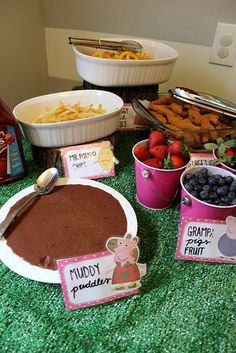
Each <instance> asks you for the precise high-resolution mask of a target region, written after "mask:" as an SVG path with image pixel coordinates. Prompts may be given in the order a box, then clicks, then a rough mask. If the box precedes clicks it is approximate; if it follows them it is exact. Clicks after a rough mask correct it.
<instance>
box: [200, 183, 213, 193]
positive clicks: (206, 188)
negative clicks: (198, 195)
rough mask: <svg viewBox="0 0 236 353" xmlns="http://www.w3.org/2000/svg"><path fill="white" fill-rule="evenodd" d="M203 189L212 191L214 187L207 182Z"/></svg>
mask: <svg viewBox="0 0 236 353" xmlns="http://www.w3.org/2000/svg"><path fill="white" fill-rule="evenodd" d="M202 190H204V191H208V192H209V191H211V190H212V188H211V186H210V185H208V184H206V185H203V187H202Z"/></svg>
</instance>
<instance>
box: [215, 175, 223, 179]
mask: <svg viewBox="0 0 236 353" xmlns="http://www.w3.org/2000/svg"><path fill="white" fill-rule="evenodd" d="M214 177H215V179H216V180H219V179H220V178H222V175H220V174H215V175H214Z"/></svg>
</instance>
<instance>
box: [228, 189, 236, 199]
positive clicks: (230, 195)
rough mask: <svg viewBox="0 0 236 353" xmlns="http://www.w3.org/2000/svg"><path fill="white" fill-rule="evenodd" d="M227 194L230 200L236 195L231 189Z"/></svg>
mask: <svg viewBox="0 0 236 353" xmlns="http://www.w3.org/2000/svg"><path fill="white" fill-rule="evenodd" d="M227 196H228V198H229V199H230V200H234V199H235V197H236V193H235V192H233V191H229V192H228V194H227Z"/></svg>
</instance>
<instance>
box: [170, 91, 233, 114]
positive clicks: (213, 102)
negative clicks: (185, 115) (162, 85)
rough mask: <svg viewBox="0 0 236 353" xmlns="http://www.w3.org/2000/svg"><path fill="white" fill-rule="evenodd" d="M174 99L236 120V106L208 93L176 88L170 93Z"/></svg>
mask: <svg viewBox="0 0 236 353" xmlns="http://www.w3.org/2000/svg"><path fill="white" fill-rule="evenodd" d="M168 92H169V93H170V94H171V95H172V96H173V97H174V98H177V99H179V100H181V101H184V102H187V103H190V104H194V105H197V106H198V107H201V108H207V109H210V110H213V111H215V112H218V113H221V114H226V115H229V116H231V117H233V118H236V104H234V103H231V102H228V101H227V100H225V99H222V98H219V97H215V96H212V95H210V94H207V93H199V92H195V91H193V90H191V89H189V88H185V87H175V88H172V89H170V90H169V91H168Z"/></svg>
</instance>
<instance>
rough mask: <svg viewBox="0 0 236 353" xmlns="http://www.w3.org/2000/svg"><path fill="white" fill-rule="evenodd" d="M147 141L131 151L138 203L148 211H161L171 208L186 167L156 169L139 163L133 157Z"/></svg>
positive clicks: (138, 144)
mask: <svg viewBox="0 0 236 353" xmlns="http://www.w3.org/2000/svg"><path fill="white" fill-rule="evenodd" d="M147 145H148V140H143V141H140V142H138V143H137V144H136V145H135V146H134V147H133V150H132V153H133V157H134V162H135V176H136V192H137V200H138V202H139V203H140V204H141V205H142V206H144V207H146V208H150V209H154V210H161V209H164V208H167V207H169V206H171V204H172V202H173V201H174V198H175V196H176V194H177V192H178V189H179V186H180V176H181V174H182V173H183V171H184V170H185V168H186V166H184V167H182V168H178V169H157V168H152V167H150V166H147V165H146V164H144V163H142V162H140V161H139V160H138V159H137V158H136V156H135V155H134V149H135V148H136V147H137V146H147Z"/></svg>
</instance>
